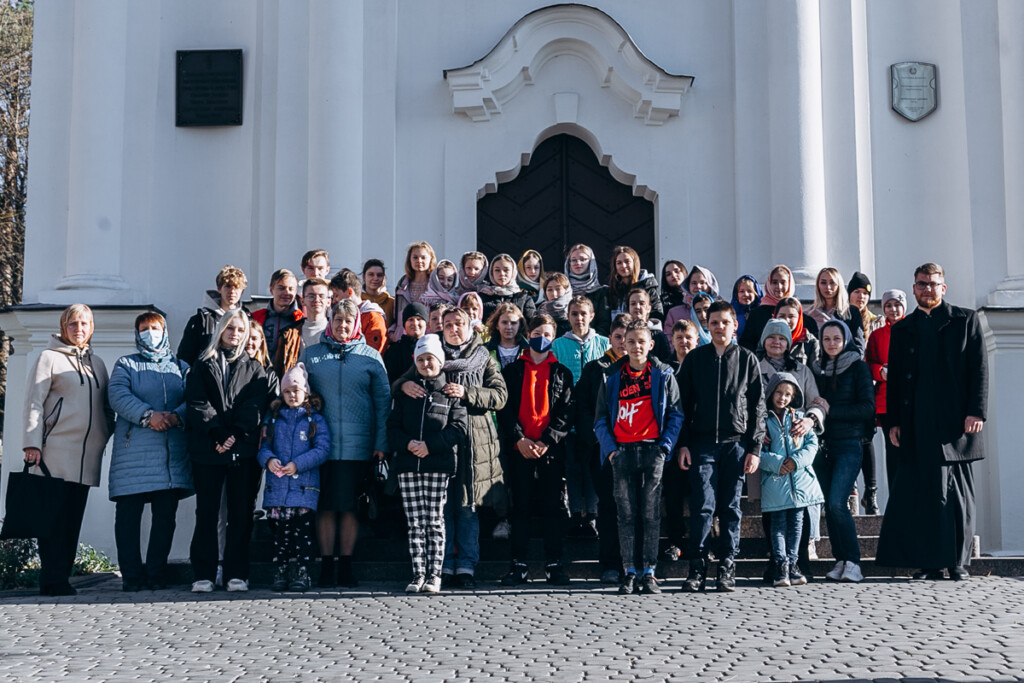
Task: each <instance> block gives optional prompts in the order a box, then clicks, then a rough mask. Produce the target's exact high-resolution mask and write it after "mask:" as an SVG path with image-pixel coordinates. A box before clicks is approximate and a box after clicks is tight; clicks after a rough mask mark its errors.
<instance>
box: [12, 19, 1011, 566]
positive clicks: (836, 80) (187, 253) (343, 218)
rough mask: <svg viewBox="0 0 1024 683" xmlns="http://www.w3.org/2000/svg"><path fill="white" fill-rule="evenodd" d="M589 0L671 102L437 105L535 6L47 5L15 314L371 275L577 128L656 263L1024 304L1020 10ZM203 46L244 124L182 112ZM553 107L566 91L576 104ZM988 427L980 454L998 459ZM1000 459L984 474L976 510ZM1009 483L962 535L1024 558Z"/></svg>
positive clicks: (566, 68)
mask: <svg viewBox="0 0 1024 683" xmlns="http://www.w3.org/2000/svg"><path fill="white" fill-rule="evenodd" d="M591 4H592V5H593V6H594V7H596V8H598V9H600V10H602V11H603V12H605V13H607V15H608V16H610V17H611V18H612V19H614V20H615V21H617V22H618V23H619V24H620V25H621V26H622V28H623V29H625V31H626V32H628V34H629V36H630V37H631V38H632V39H633V41H634V42H635V43H636V45H637V46H638V47H639V49H640V50H642V51H643V53H644V54H645V55H646V57H647V58H649V59H650V61H651V62H653V63H654V64H656V65H657V66H658V67H660V68H661V69H663V70H664V71H666V72H668V73H670V74H680V75H689V76H694V77H695V79H696V80H695V81H694V83H693V86H692V88H691V89H690V90H689V91H688V92H686V93H685V94H684V95H683V96H682V98H681V100H680V106H679V111H678V116H672V117H670V118H668V119H667V120H666V121H664V122H663V123H662V125H645V122H644V120H642V119H638V118H635V117H634V116H633V111H632V109H631V106H630V104H629V103H628V102H626V101H624V100H623V99H622V98H621V97H620V96H618V95H616V94H615V93H614V92H612V90H611V89H609V88H602V87H601V83H600V80H599V79H598V77H597V75H596V74H595V73H594V71H593V69H592V68H590V67H588V65H587V64H586V62H585V61H584V60H583V59H582V58H581V57H580V56H579V54H578V53H574V52H573V50H571V49H566V50H564V51H563V52H562V53H560V56H556V57H554V58H553V59H551V60H550V61H548V62H546V64H545V65H544V66H543V67H542V68H540V69H539V70H538V71H537V72H536V73H535V74H533V82H532V84H531V85H528V86H525V87H523V88H522V89H521V90H520V91H519V92H518V94H517V95H515V97H513V98H511V99H510V100H509V101H507V102H505V103H504V105H503V107H502V111H501V113H499V114H494V115H493V116H492V117H491V119H490V120H489V121H481V122H475V121H472V120H470V118H468V117H467V116H465V115H462V114H457V113H454V112H453V100H452V95H451V93H450V91H449V86H448V83H447V82H446V81H445V79H444V78H443V75H442V72H443V70H444V69H455V68H458V67H463V66H466V65H469V64H471V63H473V62H475V61H476V60H478V59H481V58H483V57H484V56H485V55H486V54H487V53H488V52H489V51H490V50H491V48H493V47H494V46H495V45H496V44H497V43H498V42H499V40H501V39H502V37H503V36H504V34H505V33H506V31H508V30H509V28H510V27H512V26H513V25H514V24H515V23H516V22H517V21H518V20H519V19H520V18H522V17H524V15H527V14H528V13H529V12H531V11H533V10H536V9H538V8H541V7H543V6H544V3H541V2H533V1H528V0H504V1H503V2H479V1H476V0H345V1H344V2H336V1H331V0H288V2H285V1H284V0H277V1H272V0H259V1H257V2H253V1H252V0H214V1H211V0H162V1H160V2H157V1H154V2H146V3H137V2H130V1H129V0H102V1H101V0H75V1H72V0H51V1H50V2H46V3H40V4H39V6H38V7H37V9H36V43H35V54H34V67H35V71H34V81H33V119H32V128H31V149H32V166H31V171H30V174H29V197H28V201H29V206H28V235H27V246H26V276H25V302H26V303H36V302H43V303H54V304H64V303H71V302H74V301H84V302H86V303H123V304H137V305H138V304H155V305H157V306H159V307H160V308H161V309H163V310H165V311H166V312H167V313H168V318H169V322H170V327H171V330H172V335H174V336H175V338H176V337H177V336H178V335H180V331H181V329H182V326H183V324H184V322H185V320H186V319H187V317H188V316H189V315H191V314H192V313H193V312H194V310H195V308H196V307H197V306H198V305H200V303H201V294H202V291H203V290H204V289H206V288H208V287H211V286H212V285H213V277H214V275H215V273H216V272H217V271H218V270H219V268H220V267H221V266H223V265H224V264H226V263H232V264H234V265H236V266H239V267H241V268H243V269H244V270H245V271H246V273H247V274H248V275H249V279H250V292H251V293H265V290H266V286H267V281H268V279H269V275H270V273H271V272H272V271H273V270H274V269H276V268H278V267H283V266H284V267H291V268H293V269H295V270H297V269H298V265H299V258H300V256H301V254H302V253H303V252H304V251H305V250H307V249H309V248H314V247H323V248H327V249H328V250H330V252H331V254H332V256H333V263H332V265H333V267H334V269H337V268H338V267H341V266H349V267H353V268H358V267H359V266H360V265H361V263H362V261H363V260H364V259H365V258H367V257H370V256H377V257H381V258H383V259H384V260H385V261H386V262H388V263H389V264H391V265H390V273H391V277H390V281H391V283H392V285H393V284H394V283H395V282H396V281H397V279H398V276H399V274H400V268H401V262H402V258H403V256H404V249H405V245H406V244H407V243H409V242H411V241H413V240H418V239H426V240H428V241H430V242H431V243H432V244H434V245H435V247H436V248H437V249H438V251H439V252H440V253H441V254H444V255H445V256H448V257H453V256H454V257H457V256H458V255H459V254H460V253H461V252H462V251H464V250H466V249H470V248H473V247H474V246H475V231H476V226H475V219H476V200H477V197H478V195H479V193H480V192H481V191H483V190H484V189H486V188H488V187H492V188H493V185H494V184H495V183H496V182H497V181H498V180H499V179H507V178H509V177H511V176H512V175H513V173H514V171H515V169H516V168H517V166H518V165H519V164H520V163H521V160H522V158H523V155H529V154H530V153H531V152H532V150H533V149H534V147H535V146H536V145H537V144H538V143H539V142H540V141H541V140H542V139H543V137H544V136H546V135H550V134H553V133H557V132H570V133H574V134H578V135H580V136H581V137H584V138H585V139H587V140H588V141H589V142H590V143H591V144H592V146H593V147H595V148H596V149H597V150H598V151H599V152H600V154H601V155H602V158H603V159H604V160H605V161H606V163H608V164H609V165H610V166H611V167H612V169H613V172H614V173H615V174H617V177H622V178H624V179H630V178H631V177H633V179H631V180H630V182H631V183H632V184H634V185H635V186H636V188H637V192H638V193H644V194H645V195H646V196H648V197H649V198H652V199H653V200H654V202H655V211H656V226H657V227H656V229H657V245H658V257H659V260H664V259H666V258H678V259H680V260H682V261H684V262H685V263H687V264H693V263H700V264H702V265H705V266H708V267H710V268H711V269H712V270H714V271H715V272H716V273H717V274H718V276H719V278H720V280H721V281H722V282H723V285H725V286H728V284H729V283H731V282H732V280H733V278H734V277H735V276H737V275H739V274H741V273H752V274H755V275H757V276H759V277H763V276H764V275H765V273H766V271H767V270H768V268H769V267H770V266H771V265H772V264H774V263H777V262H780V261H785V262H786V263H788V264H789V265H791V266H792V267H794V269H796V270H797V271H798V272H799V273H801V274H802V275H803V276H804V277H805V278H806V279H809V278H810V277H811V276H813V274H814V273H815V272H816V271H817V269H818V268H820V267H822V266H824V265H834V266H836V267H838V268H839V269H840V270H841V271H842V272H843V273H844V275H846V276H849V275H850V274H851V273H852V272H853V271H854V270H861V271H863V272H865V273H867V274H868V275H869V276H871V278H872V280H873V282H874V283H875V290H876V292H881V291H882V290H883V289H887V288H891V287H902V288H903V289H905V290H907V291H908V292H909V291H910V285H911V281H912V273H913V268H914V266H916V265H917V264H919V263H921V262H924V261H928V260H934V261H937V262H940V263H942V264H943V265H944V266H945V267H946V271H947V281H948V283H949V293H948V297H949V299H950V300H951V301H952V302H953V303H956V304H960V305H967V306H972V307H975V306H979V305H982V304H985V303H986V302H988V301H990V300H991V301H992V302H993V303H998V304H1001V305H1004V306H1005V305H1010V306H1024V284H1022V280H1020V279H1019V278H1021V277H1022V276H1024V223H1022V220H1021V219H1022V217H1024V211H1022V208H1021V207H1022V206H1024V204H1022V203H1021V202H1022V200H1021V199H1020V194H1021V193H1020V187H1021V181H1022V180H1024V162H1022V161H1021V160H1022V159H1024V117H1022V116H1021V115H1020V105H1021V104H1024V78H1021V77H1020V76H1021V75H1024V56H1022V50H1021V46H1020V42H1019V39H1018V36H1019V35H1020V33H1021V32H1022V30H1024V10H1022V9H1021V5H1020V3H1016V2H1013V1H1012V0H972V1H971V2H955V1H953V0H943V1H941V2H935V1H934V0H903V1H901V2H891V1H890V0H853V1H852V2H850V3H845V4H844V3H828V2H816V1H814V0H793V1H792V2H750V1H743V0H734V1H733V2H728V1H722V0H694V1H682V0H645V2H643V3H635V2H629V1H628V0H594V1H593V2H592V3H591ZM581 11H583V12H584V13H585V10H581ZM560 30H563V31H564V32H565V36H564V37H566V38H571V37H572V36H574V35H577V32H580V33H578V35H583V33H582V32H583V28H581V27H576V28H573V27H569V26H563V27H562V28H561V29H560ZM196 48H242V49H243V50H244V55H245V56H244V68H245V77H244V93H245V100H244V101H245V109H244V123H243V125H242V126H238V127H224V128H210V129H193V128H175V127H174V52H175V50H178V49H196ZM524 49H525V48H524ZM905 60H919V61H925V62H931V63H935V64H937V65H938V69H939V71H938V73H939V107H938V110H937V111H936V112H935V113H934V114H932V115H931V116H929V117H928V118H926V119H924V120H922V121H920V122H918V123H910V122H908V121H906V120H905V119H903V118H901V117H900V116H898V115H897V114H895V113H894V112H893V111H892V110H891V109H890V93H889V88H890V84H889V65H890V64H892V63H894V62H899V61H905ZM627 76H628V74H627ZM556 93H574V94H575V98H573V101H574V102H576V103H577V105H578V106H577V107H576V108H575V113H574V114H573V115H572V116H569V117H568V118H566V117H565V115H564V111H563V112H562V113H561V114H559V112H558V111H556V107H555V104H554V101H555V100H554V96H555V94H556ZM644 265H645V266H646V267H647V268H649V269H652V270H654V269H656V268H657V267H658V266H659V265H660V264H644ZM1015 278H1016V279H1015ZM997 288H999V289H998V291H996V290H997ZM809 291H810V288H809V286H806V287H804V288H803V289H802V291H801V293H802V294H809ZM993 292H995V293H993ZM28 315H29V314H20V316H21V317H20V318H19V319H20V320H21V323H24V322H25V321H26V316H28ZM29 317H31V316H29ZM51 317H53V316H51ZM1011 317H1012V316H1011ZM55 319H56V318H55V317H53V320H54V321H55ZM5 320H8V318H5ZM21 323H19V324H21ZM3 324H4V325H5V327H7V328H11V329H14V328H15V327H16V325H13V324H11V323H10V322H5V323H3ZM32 324H35V323H32ZM1009 327H1010V328H1011V329H1012V328H1013V324H1010V325H1009ZM119 339H120V342H118V344H120V346H118V345H117V344H115V343H114V342H111V343H110V344H108V345H107V346H105V347H104V348H103V349H102V350H101V353H103V354H104V357H105V358H106V359H107V361H108V363H112V362H113V360H114V359H115V358H116V355H117V353H119V352H128V351H130V350H131V349H130V344H131V336H130V331H129V330H125V331H124V333H123V334H122V335H121V337H119ZM38 340H39V337H38V336H35V337H26V338H24V339H19V340H18V342H19V345H18V354H19V355H20V354H26V353H27V354H29V355H28V357H27V358H26V359H24V360H21V359H16V360H15V361H13V362H12V366H11V376H12V380H11V385H10V396H9V397H8V401H9V406H10V407H11V408H10V409H9V410H8V413H7V414H8V422H7V426H6V430H5V432H6V434H7V441H8V443H7V444H6V446H7V447H8V449H9V450H8V453H10V452H11V450H14V449H20V445H19V444H18V443H17V440H18V438H19V437H17V432H18V431H19V428H18V423H19V422H20V414H19V410H18V409H17V406H18V405H19V402H20V395H19V393H18V390H19V380H18V379H17V377H16V376H15V375H16V374H17V373H18V372H23V371H24V367H25V366H24V363H26V362H31V361H32V360H34V356H33V354H34V353H37V352H38V348H39V347H38V344H37V342H38ZM997 347H998V344H997V345H996V346H994V347H992V348H993V349H996V348H997ZM1002 348H1007V347H1005V346H1004V347H1002ZM995 352H996V351H994V350H993V353H995ZM108 356H109V357H108ZM1022 362H1024V361H1022V359H1021V358H1020V354H1017V353H1016V352H1015V351H1014V352H1013V353H1011V354H1008V355H1007V356H1005V357H1002V358H1001V359H1000V364H999V365H998V367H1000V368H1007V367H1009V368H1011V370H1010V371H1007V372H1006V373H1001V374H1000V375H999V376H995V377H993V382H992V384H993V393H992V400H993V401H996V400H998V399H999V398H1003V399H1004V400H1006V399H1009V400H1014V401H1015V400H1016V386H1014V385H1011V384H1009V383H1008V382H1007V381H1006V379H1005V378H1006V377H1011V376H1015V375H1014V373H1016V372H1019V371H1020V363H1022ZM1007 363H1009V366H1007V365H1006V364H1007ZM990 426H991V427H992V428H993V432H994V431H995V429H996V428H997V425H996V424H992V425H990ZM1002 429H1003V430H1004V431H1001V432H999V433H998V434H993V435H992V437H991V441H990V445H992V446H997V445H999V446H1000V448H999V452H998V453H997V456H996V457H999V456H1002V457H1012V454H1005V455H1004V454H1003V452H1002V449H1003V448H1005V444H1006V443H1007V435H1006V431H1005V430H1006V429H1007V427H1005V426H1004V427H1002ZM993 450H995V449H993ZM11 461H12V459H11V458H10V457H8V458H5V463H7V464H5V471H6V469H8V467H9V464H10V462H11ZM997 470H998V468H997V467H995V466H991V467H990V466H989V465H986V466H985V467H983V468H981V471H982V473H983V474H982V475H981V478H982V486H981V487H980V488H984V490H986V491H991V492H992V495H991V498H992V499H998V498H999V495H998V493H999V491H1000V490H1001V489H1002V487H1004V486H1005V485H1006V484H1005V483H1003V482H1002V481H1001V480H1000V479H999V478H998V476H997V475H996V474H995V472H996V471H997ZM95 498H97V499H98V498H100V496H96V497H95ZM1010 498H1011V499H1010V500H1006V499H1003V501H1002V502H1001V503H1000V505H1002V506H1003V507H1002V508H1001V512H1000V513H998V514H997V513H993V514H991V515H989V516H988V518H985V519H984V520H983V521H984V524H985V525H987V526H988V527H989V528H990V529H993V532H992V533H990V534H989V537H990V538H998V539H1001V540H999V541H998V542H997V543H999V544H1002V543H1004V540H1005V539H1007V538H1014V539H1015V540H1014V543H1016V544H1017V545H1015V546H1014V547H1015V548H1018V549H1024V537H1021V533H1020V532H1019V531H1018V532H1016V534H1017V535H1016V536H1014V535H1013V534H1009V535H1007V534H1005V533H1002V531H1001V529H1000V528H999V525H1000V524H1001V523H1002V522H1001V521H1000V520H1001V519H1004V518H1006V519H1013V520H1018V519H1019V518H1020V510H1021V509H1022V506H1024V502H1019V497H1012V496H1011V497H1010ZM94 504H95V503H94ZM1008 505H1009V506H1010V507H1011V508H1012V509H1013V510H1016V512H1013V513H1012V514H1011V513H1009V512H1007V510H1008V508H1007V506H1008ZM90 514H92V513H90ZM1014 515H1016V516H1014ZM1013 523H1014V524H1015V525H1016V524H1017V521H1014V522H1013ZM182 527H190V523H189V522H188V521H186V520H183V521H182ZM88 533H89V534H91V533H93V531H92V530H91V529H90V531H89V532H88ZM181 547H182V546H181V545H180V544H179V545H176V552H179V551H180V550H181ZM997 547H1002V545H999V546H997Z"/></svg>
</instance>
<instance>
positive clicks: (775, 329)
mask: <svg viewBox="0 0 1024 683" xmlns="http://www.w3.org/2000/svg"><path fill="white" fill-rule="evenodd" d="M773 334H778V335H781V336H783V337H785V338H786V351H787V352H789V350H790V349H791V348H793V331H792V330H791V329H789V323H787V322H786V321H785V320H780V319H778V318H772V319H770V320H769V321H768V322H767V323H765V325H764V330H763V331H762V332H761V340H760V341H758V342H757V350H758V351H759V352H760V351H764V341H765V339H767V338H768V337H770V336H772V335H773Z"/></svg>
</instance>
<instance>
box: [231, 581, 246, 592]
mask: <svg viewBox="0 0 1024 683" xmlns="http://www.w3.org/2000/svg"><path fill="white" fill-rule="evenodd" d="M247 590H249V582H248V581H246V580H245V579H231V580H230V581H228V592H229V593H240V592H245V591H247Z"/></svg>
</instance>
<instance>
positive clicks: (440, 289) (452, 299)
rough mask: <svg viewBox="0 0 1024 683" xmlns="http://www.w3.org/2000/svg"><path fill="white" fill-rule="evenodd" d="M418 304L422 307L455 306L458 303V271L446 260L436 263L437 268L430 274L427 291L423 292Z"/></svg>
mask: <svg viewBox="0 0 1024 683" xmlns="http://www.w3.org/2000/svg"><path fill="white" fill-rule="evenodd" d="M419 303H421V304H423V305H424V306H430V305H431V304H436V303H443V304H448V305H449V306H456V305H458V303H459V269H458V268H456V267H455V264H454V263H452V262H451V261H449V260H448V259H441V260H440V261H438V262H437V268H434V270H433V272H432V273H430V282H429V283H427V291H425V292H423V296H421V297H420V301H419Z"/></svg>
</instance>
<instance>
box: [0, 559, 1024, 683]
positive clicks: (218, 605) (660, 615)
mask: <svg viewBox="0 0 1024 683" xmlns="http://www.w3.org/2000/svg"><path fill="white" fill-rule="evenodd" d="M678 584H679V582H678V581H672V582H669V583H668V584H666V585H665V589H666V592H665V593H663V594H662V595H660V596H636V595H635V596H628V597H625V596H618V595H614V589H613V588H609V587H606V586H600V585H599V584H594V583H585V582H577V583H576V585H574V586H573V587H572V588H571V589H567V590H548V589H547V587H546V586H545V585H544V584H537V583H534V584H531V585H530V586H529V587H527V588H526V589H524V590H501V589H499V588H498V587H496V586H494V587H493V588H485V589H484V590H479V591H477V592H476V593H468V592H448V593H444V594H441V595H439V596H427V595H413V596H406V595H405V594H403V593H400V592H399V590H400V589H401V588H402V587H401V586H397V585H394V584H387V585H385V584H369V585H367V587H365V588H361V589H360V590H356V591H346V592H336V591H324V592H311V593H308V594H306V595H303V596H299V595H285V596H281V595H277V594H274V593H271V592H269V591H267V590H253V591H251V592H249V593H248V594H238V593H232V594H228V593H224V592H217V593H213V594H210V595H205V596H198V597H196V596H193V595H192V594H191V593H186V592H184V591H183V590H168V591H160V592H155V593H146V592H144V593H137V594H125V593H121V592H120V591H119V588H120V582H119V580H117V579H116V578H112V579H110V580H108V581H105V582H103V583H101V584H99V585H94V586H91V587H88V588H85V589H82V590H81V591H80V593H79V595H78V596H76V597H73V598H59V599H49V600H43V599H41V598H38V597H25V596H21V597H18V596H12V597H7V598H0V614H2V615H3V618H2V619H0V679H2V680H33V681H36V680H54V679H63V680H75V681H79V680H103V681H121V680H125V681H127V680H151V679H167V678H171V677H173V678H174V679H175V680H178V681H209V680H216V681H221V680H260V679H267V680H275V681H278V680H316V679H326V680H387V681H390V680H395V681H417V682H422V681H442V680H443V681H458V680H466V681H470V680H480V679H490V680H518V681H536V680H552V681H583V680H585V681H601V680H638V679H645V680H701V681H770V680H771V681H840V680H842V681H845V680H851V679H853V680H873V681H882V680H893V679H896V680H902V681H909V680H914V681H922V682H928V683H935V682H936V681H939V680H951V681H975V680H977V681H1020V680H1024V580H1020V579H1005V578H972V579H971V580H970V581H968V582H967V583H965V584H956V583H953V582H949V581H943V582H939V583H911V582H909V581H907V580H868V581H865V582H864V583H863V584H861V585H859V586H855V585H851V584H842V585H826V584H823V583H816V584H811V585H809V586H804V587H801V588H787V589H772V588H763V587H761V586H759V585H757V584H754V583H753V582H741V584H740V588H739V590H737V592H735V593H732V594H718V593H713V592H710V593H707V594H703V595H696V596H694V595H685V594H682V593H679V592H678Z"/></svg>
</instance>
